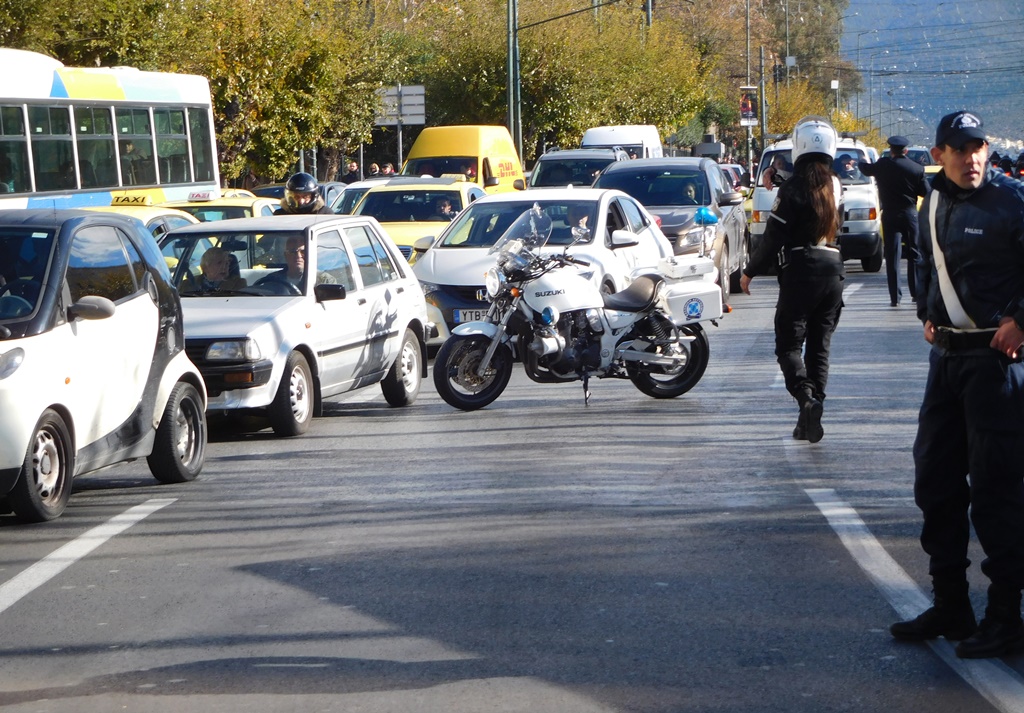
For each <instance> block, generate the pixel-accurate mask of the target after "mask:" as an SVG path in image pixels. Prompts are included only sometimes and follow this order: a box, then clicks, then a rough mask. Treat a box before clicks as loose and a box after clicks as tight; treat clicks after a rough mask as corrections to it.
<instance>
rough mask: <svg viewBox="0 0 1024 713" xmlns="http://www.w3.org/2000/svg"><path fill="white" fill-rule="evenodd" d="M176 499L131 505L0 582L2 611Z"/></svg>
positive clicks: (155, 499)
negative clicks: (15, 574)
mask: <svg viewBox="0 0 1024 713" xmlns="http://www.w3.org/2000/svg"><path fill="white" fill-rule="evenodd" d="M175 500H177V498H154V499H152V500H147V501H146V502H144V503H142V504H141V505H136V506H135V507H132V508H128V509H127V510H125V511H124V512H123V513H121V514H120V515H115V516H114V517H112V518H110V519H109V520H107V521H106V522H105V523H103V524H102V525H97V526H96V527H94V528H92V529H91V530H88V531H86V532H83V533H82V534H81V535H79V536H78V537H76V538H75V539H74V540H72V541H71V542H69V543H67V544H66V545H64V546H62V547H60V548H59V549H57V550H55V551H54V552H51V553H50V554H49V555H47V556H46V557H44V558H43V559H41V560H39V561H38V562H36V563H35V564H33V565H32V566H30V567H29V568H28V569H26V570H24V571H23V572H21V573H19V574H18V575H17V576H15V577H14V578H12V579H11V580H9V581H7V582H4V583H3V584H0V613H2V612H4V611H6V610H7V609H9V608H10V607H11V606H13V605H14V604H15V603H16V602H18V600H20V599H21V598H22V597H24V596H26V595H27V594H30V593H31V592H32V591H33V590H35V589H36V588H37V587H40V586H42V585H43V584H46V582H48V581H50V580H51V579H53V578H54V577H56V576H57V575H58V574H60V573H61V572H63V571H64V570H65V569H67V568H68V567H70V566H71V565H73V564H74V563H75V562H77V561H78V560H80V559H82V558H83V557H85V556H86V555H87V554H89V553H90V552H92V551H93V550H95V549H96V548H97V547H99V546H100V545H102V544H103V543H104V542H106V541H107V540H109V539H110V538H112V537H114V536H115V535H119V534H121V533H122V532H124V531H125V530H127V529H128V528H129V527H131V526H132V525H134V524H135V523H137V522H139V521H141V520H143V519H144V518H146V517H148V516H149V515H152V514H153V513H155V512H156V511H157V510H159V509H161V508H164V507H167V506H168V505H170V504H171V503H173V502H174V501H175Z"/></svg>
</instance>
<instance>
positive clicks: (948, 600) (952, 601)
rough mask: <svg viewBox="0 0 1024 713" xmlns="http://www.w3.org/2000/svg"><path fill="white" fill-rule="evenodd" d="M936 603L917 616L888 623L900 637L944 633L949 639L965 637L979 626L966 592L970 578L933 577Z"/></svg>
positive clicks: (929, 636) (922, 638) (919, 637)
mask: <svg viewBox="0 0 1024 713" xmlns="http://www.w3.org/2000/svg"><path fill="white" fill-rule="evenodd" d="M933 584H934V592H935V603H934V604H933V605H932V606H931V608H929V609H926V610H925V611H924V612H923V613H922V614H920V615H919V616H918V617H917V618H916V619H909V620H907V621H898V622H896V623H895V624H893V625H892V626H890V627H889V633H891V634H892V635H893V638H895V639H899V640H901V641H927V640H929V639H937V638H939V637H940V636H945V637H946V638H947V639H949V640H950V641H959V640H961V639H966V638H967V637H968V636H970V635H971V634H973V633H974V632H975V630H976V629H977V628H978V624H977V622H976V620H975V619H974V609H972V608H971V599H970V597H969V596H968V594H967V580H966V579H963V580H962V581H961V580H959V579H957V580H954V581H944V580H939V579H934V580H933Z"/></svg>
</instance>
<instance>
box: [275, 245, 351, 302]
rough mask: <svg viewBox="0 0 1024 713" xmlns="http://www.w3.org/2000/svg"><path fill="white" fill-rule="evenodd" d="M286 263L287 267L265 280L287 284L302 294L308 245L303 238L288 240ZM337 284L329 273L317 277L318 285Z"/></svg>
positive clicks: (322, 273) (285, 247) (321, 273)
mask: <svg viewBox="0 0 1024 713" xmlns="http://www.w3.org/2000/svg"><path fill="white" fill-rule="evenodd" d="M284 262H285V265H286V267H284V268H283V269H281V270H278V271H277V272H273V273H271V274H270V275H268V276H267V277H266V278H264V280H273V281H276V282H287V283H289V284H290V285H292V286H293V287H294V288H295V289H296V290H298V291H299V292H300V293H301V291H302V276H303V275H304V274H305V272H306V244H305V241H304V240H303V239H302V237H301V236H298V235H294V236H292V237H290V238H288V240H287V242H286V243H285V246H284ZM336 282H337V280H335V279H334V277H333V276H332V275H331V274H330V273H328V272H320V273H318V274H317V276H316V284H318V285H332V284H335V283H336Z"/></svg>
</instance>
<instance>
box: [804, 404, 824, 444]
mask: <svg viewBox="0 0 1024 713" xmlns="http://www.w3.org/2000/svg"><path fill="white" fill-rule="evenodd" d="M822 411H823V408H822V405H821V401H819V400H818V399H816V398H814V397H813V396H812V397H811V398H810V399H808V400H807V401H804V403H803V405H802V406H801V407H800V415H802V416H803V417H804V424H805V428H806V433H807V440H808V441H810V442H811V443H817V442H818V441H820V440H821V439H822V437H823V436H824V435H825V429H823V428H822V427H821V413H822Z"/></svg>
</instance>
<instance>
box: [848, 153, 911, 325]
mask: <svg viewBox="0 0 1024 713" xmlns="http://www.w3.org/2000/svg"><path fill="white" fill-rule="evenodd" d="M909 143H910V142H909V141H907V140H906V139H905V138H904V137H902V136H890V137H889V155H888V156H884V157H882V158H881V159H879V160H878V163H867V162H866V161H861V162H860V163H859V166H860V171H861V173H863V174H864V175H865V176H874V177H875V181H877V182H878V198H879V200H880V201H881V203H882V235H883V236H884V238H885V245H884V247H885V276H886V278H887V279H888V281H889V303H890V304H891V305H892V306H893V307H897V306H898V305H899V303H900V298H902V297H903V290H902V289H900V265H901V262H900V260H901V256H900V252H901V248H903V247H905V248H906V251H907V289H908V290H909V291H910V299H914V298H915V296H916V294H917V289H916V287H917V285H916V280H915V270H916V265H917V261H918V258H919V253H918V250H917V235H918V225H917V197H918V196H923V195H925V193H927V192H928V183H927V182H926V181H925V179H924V167H923V166H922V165H921V164H919V163H918V162H917V161H913V160H911V159H909V158H907V145H908V144H909Z"/></svg>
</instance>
